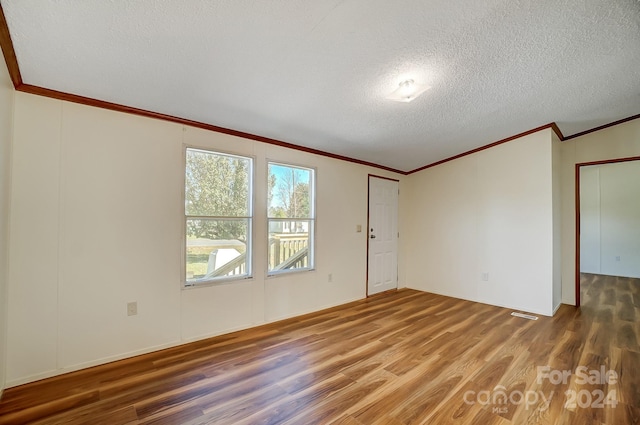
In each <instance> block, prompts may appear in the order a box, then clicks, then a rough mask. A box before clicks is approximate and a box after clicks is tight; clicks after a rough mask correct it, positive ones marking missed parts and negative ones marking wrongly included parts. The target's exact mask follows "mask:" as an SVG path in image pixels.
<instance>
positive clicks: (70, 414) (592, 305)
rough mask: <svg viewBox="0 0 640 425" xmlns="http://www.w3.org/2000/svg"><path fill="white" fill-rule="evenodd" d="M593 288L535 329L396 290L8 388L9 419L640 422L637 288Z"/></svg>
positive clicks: (5, 408) (483, 310) (368, 424)
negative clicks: (576, 303)
mask: <svg viewBox="0 0 640 425" xmlns="http://www.w3.org/2000/svg"><path fill="white" fill-rule="evenodd" d="M582 293H583V297H582V301H583V306H582V307H581V308H580V309H576V308H574V307H570V306H566V305H563V306H561V308H560V309H559V311H558V312H557V313H556V315H555V316H554V317H553V318H549V317H539V319H538V320H528V319H523V318H518V317H513V316H511V314H510V313H511V310H508V309H503V308H498V307H493V306H488V305H484V304H478V303H473V302H468V301H462V300H458V299H454V298H448V297H444V296H439V295H433V294H427V293H422V292H418V291H414V290H410V289H404V290H399V291H397V292H392V293H385V294H382V295H378V296H375V297H372V298H369V299H367V300H362V301H358V302H355V303H351V304H348V305H344V306H340V307H336V308H333V309H330V310H325V311H322V312H319V313H313V314H310V315H306V316H303V317H299V318H294V319H290V320H286V321H282V322H278V323H274V324H270V325H267V326H262V327H259V328H255V329H250V330H246V331H241V332H236V333H233V334H229V335H224V336H220V337H216V338H212V339H209V340H206V341H199V342H196V343H192V344H188V345H184V346H180V347H176V348H172V349H168V350H164V351H161V352H156V353H152V354H148V355H144V356H139V357H135V358H132V359H127V360H123V361H120V362H115V363H111V364H108V365H104V366H99V367H95V368H91V369H87V370H83V371H79V372H75V373H72V374H67V375H64V376H59V377H56V378H52V379H48V380H44V381H40V382H36V383H32V384H28V385H24V386H21V387H16V388H11V389H8V390H6V392H5V395H4V397H3V400H2V402H1V403H0V423H2V424H5V423H11V424H18V423H42V424H58V423H65V424H112V425H117V424H305V425H307V424H350V425H351V424H365V425H373V424H391V425H394V424H395V425H397V424H422V423H425V424H426V423H428V424H449V423H452V424H482V425H486V424H611V425H614V424H615V425H620V424H635V423H638V422H639V421H640V347H639V344H638V340H639V339H640V322H639V320H640V280H639V279H624V278H611V277H604V276H596V275H583V277H582ZM610 369H611V370H613V371H615V374H616V377H617V379H616V378H614V375H611V374H607V372H608V371H609V370H610ZM563 371H567V372H563ZM601 371H604V372H605V374H604V376H602V375H600V373H601ZM598 375H600V376H598ZM581 381H584V382H581Z"/></svg>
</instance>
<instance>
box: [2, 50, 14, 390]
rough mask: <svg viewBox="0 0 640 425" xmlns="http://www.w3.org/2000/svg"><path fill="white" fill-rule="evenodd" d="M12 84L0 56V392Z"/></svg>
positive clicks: (5, 287)
mask: <svg viewBox="0 0 640 425" xmlns="http://www.w3.org/2000/svg"><path fill="white" fill-rule="evenodd" d="M13 96H14V90H13V84H12V83H11V79H10V78H9V72H8V71H7V67H6V66H5V64H4V60H2V59H0V395H2V391H3V390H4V387H5V377H6V375H5V363H6V353H7V343H6V332H7V286H8V283H7V282H8V276H9V275H8V272H7V266H8V258H9V202H10V196H11V191H10V187H11V172H10V170H11V160H10V158H11V135H12V127H13Z"/></svg>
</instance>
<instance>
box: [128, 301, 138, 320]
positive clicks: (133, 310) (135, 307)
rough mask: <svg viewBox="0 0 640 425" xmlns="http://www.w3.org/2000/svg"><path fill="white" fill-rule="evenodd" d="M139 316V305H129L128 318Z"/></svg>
mask: <svg viewBox="0 0 640 425" xmlns="http://www.w3.org/2000/svg"><path fill="white" fill-rule="evenodd" d="M136 314H138V303H137V302H136V301H134V302H132V303H127V316H135V315H136Z"/></svg>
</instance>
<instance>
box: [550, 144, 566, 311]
mask: <svg viewBox="0 0 640 425" xmlns="http://www.w3.org/2000/svg"><path fill="white" fill-rule="evenodd" d="M551 136H552V142H551V150H552V152H551V155H552V156H551V167H552V171H551V172H552V187H553V311H554V312H555V311H556V310H557V309H558V308H559V307H560V304H562V198H563V195H564V194H563V193H562V147H561V143H562V142H561V141H560V138H559V137H558V136H557V135H556V134H555V132H552V134H551Z"/></svg>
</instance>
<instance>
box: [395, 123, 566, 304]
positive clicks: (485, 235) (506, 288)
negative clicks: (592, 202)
mask: <svg viewBox="0 0 640 425" xmlns="http://www.w3.org/2000/svg"><path fill="white" fill-rule="evenodd" d="M557 149H558V148H557V147H555V150H556V156H557ZM553 156H554V155H553V148H552V132H551V130H549V129H546V130H542V131H540V132H537V133H534V134H531V135H528V136H524V137H522V138H520V139H517V140H514V141H511V142H509V143H505V144H502V145H498V146H496V147H493V148H491V149H487V150H483V151H480V152H477V153H475V154H472V155H468V156H465V157H462V158H459V159H456V160H453V161H450V162H446V163H444V164H441V165H438V166H435V167H432V168H428V169H426V170H423V171H421V172H418V173H415V174H412V175H410V176H409V178H408V180H407V186H408V192H409V193H408V197H409V199H411V208H410V209H408V210H406V209H405V211H404V212H403V216H402V220H403V221H404V226H405V228H408V229H411V232H410V233H409V234H408V235H407V237H406V238H404V239H402V238H401V243H404V244H406V246H405V248H404V250H403V253H404V260H405V263H404V266H405V267H406V282H407V284H408V286H409V287H412V288H415V289H419V290H423V291H427V292H434V293H438V294H443V295H448V296H452V297H457V298H463V299H468V300H472V301H479V302H483V303H488V304H493V305H499V306H505V307H510V308H514V309H518V310H524V311H528V312H533V313H539V314H545V315H551V314H552V313H553V310H554V307H555V306H554V303H553V301H554V300H553V298H554V297H553V295H554V293H553V280H554V273H553V272H554V270H553V265H554V241H553V216H554V214H553V213H554V208H553V200H554V190H553V189H554V187H553V184H552V183H553V173H552V159H553ZM556 180H557V179H556ZM557 199H558V196H557V194H556V200H557ZM556 209H557V208H556ZM556 215H558V214H557V211H556ZM483 273H488V274H489V277H488V281H483V280H482V278H481V276H482V274H483Z"/></svg>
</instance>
